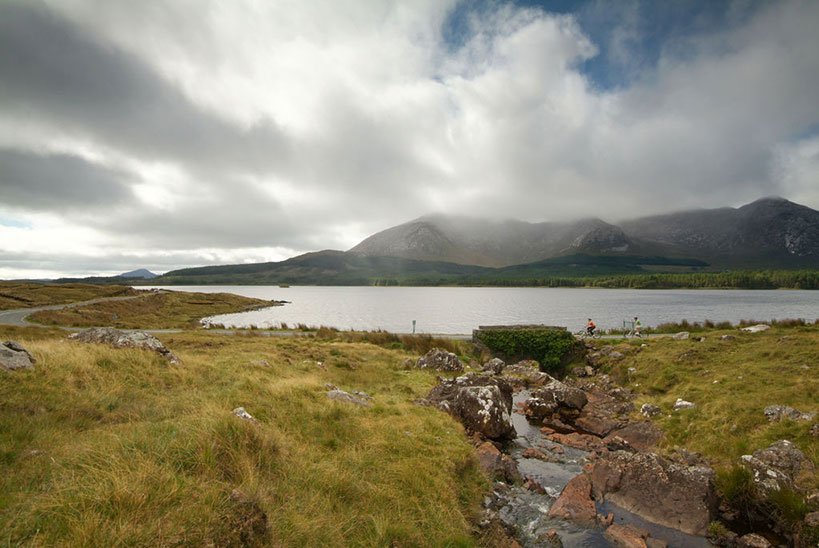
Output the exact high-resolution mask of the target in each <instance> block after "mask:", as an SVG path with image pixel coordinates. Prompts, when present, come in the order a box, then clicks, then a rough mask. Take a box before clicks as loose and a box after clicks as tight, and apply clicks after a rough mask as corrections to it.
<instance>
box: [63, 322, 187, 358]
mask: <svg viewBox="0 0 819 548" xmlns="http://www.w3.org/2000/svg"><path fill="white" fill-rule="evenodd" d="M68 338H69V339H71V340H74V341H79V342H84V343H99V344H107V345H109V346H113V347H114V348H143V349H145V350H152V351H154V352H157V353H159V354H161V355H162V356H164V357H165V358H166V359H167V360H168V361H169V362H170V363H173V364H176V363H179V358H177V357H176V356H175V355H174V354H173V352H171V351H170V350H169V349H168V348H166V347H165V345H164V344H162V343H161V342H160V341H159V339H157V338H156V337H154V336H153V335H151V334H150V333H146V332H144V331H121V330H119V329H114V328H111V327H92V328H91V329H86V330H84V331H80V332H79V333H73V334H71V335H69V336H68Z"/></svg>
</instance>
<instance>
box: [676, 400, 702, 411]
mask: <svg viewBox="0 0 819 548" xmlns="http://www.w3.org/2000/svg"><path fill="white" fill-rule="evenodd" d="M696 406H697V404H695V403H692V402H690V401H685V400H684V399H682V398H677V401H676V402H674V411H679V410H680V409H693V408H695V407H696Z"/></svg>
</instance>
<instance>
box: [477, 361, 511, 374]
mask: <svg viewBox="0 0 819 548" xmlns="http://www.w3.org/2000/svg"><path fill="white" fill-rule="evenodd" d="M504 367H506V363H505V362H504V361H503V360H502V359H500V358H492V359H491V360H489V361H488V362H486V363H485V364H483V367H482V370H483V372H484V373H491V374H493V375H500V374H501V373H503V368H504Z"/></svg>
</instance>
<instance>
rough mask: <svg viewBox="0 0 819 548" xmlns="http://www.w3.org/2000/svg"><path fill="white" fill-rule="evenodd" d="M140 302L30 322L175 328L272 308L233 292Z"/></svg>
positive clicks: (46, 313)
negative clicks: (214, 318)
mask: <svg viewBox="0 0 819 548" xmlns="http://www.w3.org/2000/svg"><path fill="white" fill-rule="evenodd" d="M142 293H143V294H142V295H140V296H139V297H138V298H136V299H128V300H120V301H104V302H99V303H94V304H90V305H86V306H75V307H71V308H64V309H62V310H43V311H40V312H36V313H34V314H32V315H30V316H29V317H28V320H29V321H30V322H35V323H40V324H44V325H65V326H72V327H92V326H110V327H117V328H120V329H172V328H192V327H197V326H199V320H200V319H201V318H203V317H205V316H210V315H215V314H227V313H230V312H242V311H245V310H254V309H258V308H264V307H267V306H272V305H273V303H272V302H271V301H265V300H262V299H253V298H250V297H242V296H240V295H233V294H231V293H187V292H181V291H173V292H164V291H163V292H159V293H153V292H142Z"/></svg>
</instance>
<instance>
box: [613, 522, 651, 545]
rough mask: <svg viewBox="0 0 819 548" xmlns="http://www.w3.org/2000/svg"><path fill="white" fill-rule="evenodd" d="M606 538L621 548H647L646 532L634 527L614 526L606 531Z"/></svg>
mask: <svg viewBox="0 0 819 548" xmlns="http://www.w3.org/2000/svg"><path fill="white" fill-rule="evenodd" d="M606 538H608V539H609V540H611V541H612V542H613V543H614V544H615V546H622V547H623V548H647V546H648V544H647V543H646V539H647V538H648V531H645V530H644V529H640V528H639V527H636V526H634V525H628V524H626V525H620V524H614V525H612V526H610V527H609V528H608V529H606Z"/></svg>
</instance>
